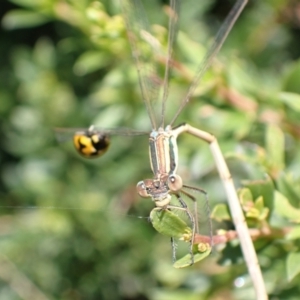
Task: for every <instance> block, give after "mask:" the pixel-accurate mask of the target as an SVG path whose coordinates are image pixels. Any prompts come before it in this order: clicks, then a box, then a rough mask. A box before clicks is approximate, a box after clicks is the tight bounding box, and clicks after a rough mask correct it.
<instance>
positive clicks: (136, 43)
mask: <svg viewBox="0 0 300 300" xmlns="http://www.w3.org/2000/svg"><path fill="white" fill-rule="evenodd" d="M121 4H122V10H123V16H124V19H125V23H126V28H127V34H128V39H129V43H130V46H131V51H132V56H133V58H134V61H135V64H136V68H137V72H138V77H139V84H140V88H141V92H142V98H143V101H144V104H145V106H146V109H147V112H148V115H149V118H150V122H151V126H152V128H153V129H157V120H156V118H155V114H154V109H153V102H154V101H155V100H156V99H157V97H158V92H159V88H160V86H161V79H160V78H159V76H158V75H157V67H156V63H155V61H156V59H155V53H156V51H155V49H157V48H159V45H158V44H159V43H158V41H157V40H156V39H155V37H154V36H153V34H152V33H151V30H150V26H149V23H148V20H147V16H146V14H145V11H144V9H143V6H142V4H141V2H140V1H139V0H121Z"/></svg>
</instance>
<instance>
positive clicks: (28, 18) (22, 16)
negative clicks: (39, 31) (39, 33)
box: [2, 9, 49, 30]
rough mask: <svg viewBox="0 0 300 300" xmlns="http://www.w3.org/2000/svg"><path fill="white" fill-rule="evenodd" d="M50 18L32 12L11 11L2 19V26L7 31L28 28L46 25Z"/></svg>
mask: <svg viewBox="0 0 300 300" xmlns="http://www.w3.org/2000/svg"><path fill="white" fill-rule="evenodd" d="M48 21H49V18H48V17H46V16H44V15H42V14H40V13H37V12H32V11H26V10H22V9H15V10H11V11H9V12H8V13H7V14H6V15H5V16H4V17H3V19H2V25H3V27H4V28H6V29H10V30H11V29H17V28H28V27H35V26H38V25H41V24H45V23H47V22H48Z"/></svg>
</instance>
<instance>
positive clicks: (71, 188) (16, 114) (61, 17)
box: [0, 0, 300, 300]
mask: <svg viewBox="0 0 300 300" xmlns="http://www.w3.org/2000/svg"><path fill="white" fill-rule="evenodd" d="M145 4H146V11H147V14H149V19H150V21H151V23H152V24H158V23H159V24H160V25H161V27H155V28H156V29H155V32H158V34H160V35H161V40H162V43H164V41H165V37H166V34H165V33H166V31H165V30H164V28H165V27H166V24H167V22H166V20H167V19H166V15H165V13H164V10H163V7H162V3H160V2H158V1H147V2H146V3H145ZM1 5H2V9H1V15H2V28H1V36H0V45H1V46H0V51H1V56H0V64H1V68H0V114H1V119H0V122H1V131H0V134H1V143H0V149H1V157H0V159H1V170H0V171H1V173H0V176H1V177H0V178H1V179H0V189H1V190H0V192H1V198H0V199H1V215H0V299H7V300H15V299H18V300H19V299H76V300H77V299H128V300H129V299H136V300H140V299H151V300H152V299H156V300H168V299H172V300H176V299H183V298H184V299H191V300H192V299H254V294H253V290H252V288H251V283H250V280H249V277H248V275H247V271H246V268H245V265H244V264H243V260H242V257H241V253H240V250H239V245H238V243H237V241H232V242H231V243H228V245H226V247H225V248H224V249H223V251H220V252H218V251H216V252H215V253H214V254H213V255H211V257H209V258H207V259H206V260H204V261H203V262H201V263H199V264H196V265H194V266H192V267H190V268H186V269H183V270H176V269H174V268H173V267H172V262H171V249H170V244H169V240H168V238H166V237H164V236H161V235H159V234H158V233H157V232H155V230H154V229H153V228H152V226H151V224H150V223H148V222H147V220H146V218H144V219H141V218H136V217H135V216H148V215H149V212H150V211H151V209H152V208H153V203H151V201H149V200H141V199H140V198H139V197H138V196H137V195H136V191H135V185H136V183H137V182H138V181H139V180H142V179H144V178H149V177H151V171H150V167H149V159H148V150H147V138H145V137H136V138H129V137H128V138H126V139H124V138H118V137H116V138H115V139H114V140H113V142H112V145H111V148H110V151H109V152H108V153H107V154H106V156H105V157H102V158H99V159H97V160H84V159H83V158H81V157H79V155H78V154H77V153H76V152H75V150H74V149H73V146H72V143H71V141H70V140H69V141H68V140H67V141H66V143H62V144H58V143H57V141H56V139H55V137H54V133H53V128H54V127H88V126H89V125H90V124H95V125H97V126H101V127H131V128H137V129H142V130H149V129H150V123H149V121H148V119H147V115H146V113H145V110H144V107H143V104H142V103H141V101H140V94H139V87H138V84H137V76H136V71H135V68H134V65H133V62H132V59H131V55H130V48H129V45H128V44H127V37H126V33H125V30H124V25H123V23H122V18H121V17H120V7H119V4H118V1H117V0H113V1H112V0H110V1H108V0H107V1H105V0H103V1H99V2H97V1H89V0H69V1H62V0H61V1H58V0H30V1H28V0H11V1H2V4H1ZM231 5H232V3H231V2H230V1H228V2H227V1H224V0H223V1H213V0H205V1H200V2H197V1H195V0H193V1H192V0H188V1H184V3H183V5H182V9H181V10H182V16H181V21H180V33H179V36H178V44H177V52H176V59H178V60H180V61H181V62H182V68H181V69H180V70H177V71H175V72H174V78H173V81H172V90H171V93H170V98H171V99H172V97H175V98H176V96H177V95H179V94H184V91H185V89H186V87H187V85H188V83H189V82H190V80H191V77H192V74H193V70H194V69H195V66H196V65H197V62H199V60H200V59H201V57H202V56H203V55H204V53H205V49H206V47H207V45H208V41H209V40H210V39H211V38H212V36H213V34H214V33H215V32H216V30H217V28H218V27H219V25H220V23H221V20H223V19H224V17H225V15H226V14H227V12H228V9H229V7H230V6H231ZM297 9H298V11H299V9H300V6H299V2H298V1H297V0H295V1H292V0H290V1H287V0H276V1H275V0H265V1H250V3H249V4H248V5H247V7H246V9H245V11H244V12H243V14H242V16H241V17H240V19H239V20H238V22H237V24H236V26H235V27H234V30H233V31H232V33H231V34H230V36H229V38H228V40H227V41H226V43H225V45H224V47H223V49H222V51H221V53H220V54H219V56H218V59H217V60H215V62H214V63H213V66H212V67H211V68H210V70H209V71H208V73H207V74H206V76H205V77H204V79H203V81H202V82H201V86H199V88H197V90H196V93H195V97H194V99H193V100H192V102H191V103H189V105H188V106H187V107H186V109H185V110H184V112H183V113H182V114H181V116H180V120H178V122H179V123H180V122H183V121H186V122H189V123H191V124H192V125H194V126H196V127H199V128H201V129H203V130H206V131H209V132H211V133H213V134H215V135H216V136H217V138H218V139H219V142H220V145H221V148H222V149H223V151H224V153H225V154H226V157H227V161H228V163H229V167H230V169H231V171H232V174H233V177H234V179H235V181H236V185H237V187H239V188H240V198H241V203H242V205H243V209H244V211H245V214H246V216H247V221H248V223H249V226H250V227H251V228H252V229H255V230H257V232H258V238H257V240H256V242H255V245H256V249H257V251H258V254H259V259H260V264H261V267H262V269H263V272H264V277H265V281H266V285H267V289H268V292H269V294H270V298H271V299H298V295H299V293H300V290H299V284H298V281H299V275H298V274H299V271H300V268H299V258H300V254H299V245H300V244H299V235H300V228H299V226H298V225H297V224H298V223H299V221H300V201H299V192H300V182H299V175H300V164H299V161H300V155H299V150H298V149H299V137H300V121H299V113H300V83H299V78H300V61H299V54H300V43H299V39H300V31H299V25H300V17H299V14H297ZM170 106H171V105H170ZM169 109H170V110H169V111H170V114H171V113H172V106H171V107H170V108H169ZM179 149H180V150H179V151H180V170H179V173H180V174H181V175H182V177H183V178H184V179H185V181H186V182H188V183H194V184H196V185H198V186H199V185H201V187H202V188H205V190H207V192H208V193H209V197H210V201H211V206H212V207H215V210H214V214H213V217H214V219H215V220H217V221H222V222H223V227H224V221H225V223H227V225H228V228H232V227H231V222H230V221H228V220H227V215H226V212H225V213H224V211H226V207H224V204H225V203H226V202H225V201H226V199H225V198H224V192H223V190H222V188H221V182H220V180H219V178H218V174H217V172H216V170H215V166H214V162H213V160H212V158H211V154H210V152H209V149H208V147H207V145H205V144H204V143H200V142H198V141H195V140H194V138H191V137H181V138H180V139H179ZM216 203H223V204H219V205H217V206H215V205H216ZM30 207H31V208H30ZM128 215H129V217H128ZM219 250H220V249H219ZM217 260H219V263H221V265H220V264H217Z"/></svg>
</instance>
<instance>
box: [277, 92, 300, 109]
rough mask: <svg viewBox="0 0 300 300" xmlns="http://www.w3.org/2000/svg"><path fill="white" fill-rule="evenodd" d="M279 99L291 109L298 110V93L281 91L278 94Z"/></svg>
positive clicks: (299, 97)
mask: <svg viewBox="0 0 300 300" xmlns="http://www.w3.org/2000/svg"><path fill="white" fill-rule="evenodd" d="M279 99H280V100H281V101H282V102H283V103H285V104H286V105H287V106H289V107H290V108H291V109H292V110H295V111H297V112H300V94H296V93H288V92H282V93H280V94H279Z"/></svg>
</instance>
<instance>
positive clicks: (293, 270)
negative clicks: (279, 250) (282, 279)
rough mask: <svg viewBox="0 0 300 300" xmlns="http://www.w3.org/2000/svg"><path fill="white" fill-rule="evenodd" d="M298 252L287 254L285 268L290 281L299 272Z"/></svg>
mask: <svg viewBox="0 0 300 300" xmlns="http://www.w3.org/2000/svg"><path fill="white" fill-rule="evenodd" d="M299 261H300V253H299V252H297V253H295V252H293V253H290V254H288V257H287V261H286V268H287V277H288V280H289V281H291V280H292V279H293V278H294V277H295V276H297V275H298V274H299V273H300V264H299Z"/></svg>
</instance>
